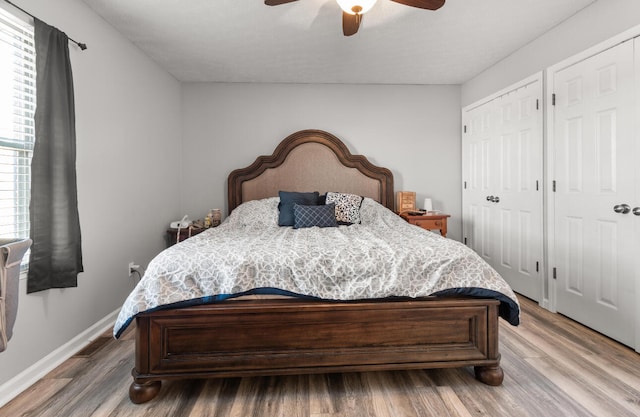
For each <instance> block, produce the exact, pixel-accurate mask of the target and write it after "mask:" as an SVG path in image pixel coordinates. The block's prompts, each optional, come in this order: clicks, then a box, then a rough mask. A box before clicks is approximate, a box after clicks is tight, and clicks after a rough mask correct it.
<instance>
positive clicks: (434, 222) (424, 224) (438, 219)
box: [400, 212, 451, 237]
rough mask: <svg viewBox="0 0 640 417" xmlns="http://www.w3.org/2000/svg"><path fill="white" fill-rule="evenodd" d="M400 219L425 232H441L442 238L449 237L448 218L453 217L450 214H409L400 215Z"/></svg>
mask: <svg viewBox="0 0 640 417" xmlns="http://www.w3.org/2000/svg"><path fill="white" fill-rule="evenodd" d="M400 217H402V218H403V219H405V220H406V221H407V222H409V223H411V224H413V225H415V226H418V227H421V228H423V229H425V230H439V231H440V234H441V235H442V236H444V237H447V218H449V217H451V216H450V215H448V214H443V213H433V212H428V213H425V214H423V215H418V216H411V215H409V214H408V213H400Z"/></svg>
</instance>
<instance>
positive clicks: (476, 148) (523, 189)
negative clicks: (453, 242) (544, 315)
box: [462, 77, 543, 301]
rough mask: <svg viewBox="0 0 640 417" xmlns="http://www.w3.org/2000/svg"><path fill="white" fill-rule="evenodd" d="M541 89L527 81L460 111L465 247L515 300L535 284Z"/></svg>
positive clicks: (536, 292) (537, 293)
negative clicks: (505, 285)
mask: <svg viewBox="0 0 640 417" xmlns="http://www.w3.org/2000/svg"><path fill="white" fill-rule="evenodd" d="M541 98H542V82H541V79H540V78H539V77H536V78H532V79H528V80H525V81H523V82H522V83H520V84H518V85H516V86H514V87H512V88H510V89H508V90H507V91H506V92H504V93H502V94H500V95H499V96H497V97H495V98H493V99H491V100H489V101H487V102H485V103H481V104H479V105H477V106H471V107H470V108H466V109H465V110H464V111H463V122H464V125H465V130H466V131H465V132H463V141H462V149H463V181H464V184H463V212H464V214H463V218H464V224H463V226H464V229H465V230H464V236H465V238H466V243H467V245H468V246H470V247H471V248H472V249H474V250H475V251H476V252H477V253H478V254H480V255H481V256H482V257H483V258H484V259H485V260H486V261H487V262H488V263H489V264H490V265H491V266H493V267H494V268H495V269H496V270H497V271H498V272H499V273H500V274H501V275H502V276H503V277H504V278H505V280H506V281H507V282H508V283H509V284H510V285H511V287H512V288H513V289H514V290H515V291H516V292H518V293H520V294H523V295H526V296H527V297H530V298H533V299H534V300H537V301H539V300H540V298H541V289H542V285H541V277H542V259H543V256H542V255H543V253H542V247H543V242H542V230H543V223H542V195H543V193H542V190H541V186H542V169H543V164H542V150H543V145H542V111H541V109H540V103H541V101H542V100H541Z"/></svg>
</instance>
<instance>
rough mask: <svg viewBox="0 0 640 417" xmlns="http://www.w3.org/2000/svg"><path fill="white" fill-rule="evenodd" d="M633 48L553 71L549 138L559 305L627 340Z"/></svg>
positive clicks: (631, 270)
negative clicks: (550, 132) (551, 133)
mask: <svg viewBox="0 0 640 417" xmlns="http://www.w3.org/2000/svg"><path fill="white" fill-rule="evenodd" d="M633 54H634V45H633V41H627V42H624V43H622V44H619V45H618V46H615V47H613V48H611V49H608V50H606V51H604V52H602V53H599V54H597V55H595V56H592V57H590V58H587V59H584V60H583V61H580V62H578V63H575V64H573V65H571V66H569V67H566V68H564V69H560V70H558V71H556V72H555V73H554V74H553V80H551V82H553V87H552V88H553V91H554V95H555V97H554V102H555V106H554V107H553V110H552V111H553V126H552V129H553V139H552V143H550V146H551V150H552V152H553V171H552V172H553V174H552V175H553V178H552V179H553V180H554V182H555V192H554V193H551V195H552V198H553V201H552V202H550V203H552V204H553V205H554V206H553V212H554V218H553V219H552V221H553V222H554V236H553V238H554V245H553V247H554V253H553V262H554V263H553V266H554V270H553V274H554V276H555V278H556V309H557V311H558V312H560V313H563V314H566V315H568V316H570V317H572V318H574V319H576V320H578V321H580V322H582V323H585V324H587V325H588V326H590V327H592V328H594V329H596V330H598V331H600V332H602V333H604V334H606V335H608V336H610V337H612V338H614V339H616V340H619V341H621V342H622V343H625V344H627V345H630V346H634V345H635V329H634V323H635V321H634V317H635V275H636V269H635V262H636V260H635V259H634V258H637V257H640V253H638V247H637V241H636V240H637V236H635V234H637V231H638V230H639V229H638V227H637V225H635V224H636V223H638V220H639V219H638V217H636V216H634V215H633V213H632V212H631V211H632V210H633V207H634V203H637V202H638V201H637V196H636V186H637V184H636V180H635V179H636V176H637V174H636V172H637V165H638V161H639V159H638V158H639V156H640V155H638V146H637V144H636V143H635V141H636V139H635V133H634V101H635V91H634V85H635V84H634V55H633ZM634 225H635V226H634ZM634 227H635V230H636V232H635V233H634Z"/></svg>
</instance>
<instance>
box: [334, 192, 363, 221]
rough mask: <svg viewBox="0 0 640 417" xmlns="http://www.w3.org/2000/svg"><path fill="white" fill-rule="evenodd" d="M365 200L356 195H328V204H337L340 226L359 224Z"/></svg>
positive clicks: (337, 217)
mask: <svg viewBox="0 0 640 417" xmlns="http://www.w3.org/2000/svg"><path fill="white" fill-rule="evenodd" d="M362 200H363V198H362V197H361V196H359V195H355V194H344V193H332V192H328V193H327V204H329V203H335V205H336V220H337V221H338V224H346V225H351V224H359V223H360V206H361V205H362Z"/></svg>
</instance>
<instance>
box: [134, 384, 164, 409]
mask: <svg viewBox="0 0 640 417" xmlns="http://www.w3.org/2000/svg"><path fill="white" fill-rule="evenodd" d="M161 386H162V382H161V381H144V382H138V381H137V380H136V379H134V380H133V382H132V383H131V386H130V387H129V398H130V399H131V402H132V403H134V404H142V403H146V402H147V401H151V400H153V399H154V398H155V396H156V395H158V392H160V387H161Z"/></svg>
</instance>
